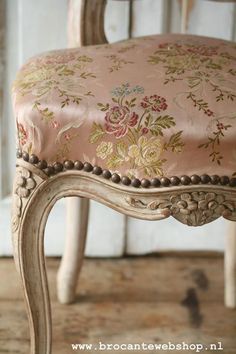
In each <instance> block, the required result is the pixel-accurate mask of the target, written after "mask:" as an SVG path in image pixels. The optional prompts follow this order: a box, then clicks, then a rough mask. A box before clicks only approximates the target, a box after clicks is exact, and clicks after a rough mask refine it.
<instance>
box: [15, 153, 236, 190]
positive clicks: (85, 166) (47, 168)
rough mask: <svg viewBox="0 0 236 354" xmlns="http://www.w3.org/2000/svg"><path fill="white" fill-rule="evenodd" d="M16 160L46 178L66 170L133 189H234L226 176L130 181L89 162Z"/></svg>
mask: <svg viewBox="0 0 236 354" xmlns="http://www.w3.org/2000/svg"><path fill="white" fill-rule="evenodd" d="M16 156H17V158H22V159H23V160H24V161H27V162H29V163H30V164H32V165H35V166H36V167H38V168H39V169H40V170H43V171H44V172H45V173H46V174H47V175H48V176H52V175H55V174H57V173H60V172H62V171H67V170H73V169H75V170H84V171H85V172H92V173H93V174H95V175H97V176H100V175H101V176H102V177H103V178H105V179H111V181H112V182H114V183H116V184H117V183H120V182H121V183H122V184H124V185H125V186H129V185H131V186H132V187H134V188H139V187H140V186H141V187H142V188H149V187H153V188H159V187H171V186H178V185H185V186H187V185H190V184H213V185H217V184H220V185H222V186H226V185H229V186H230V187H236V177H232V178H229V177H228V176H218V175H212V176H209V175H207V174H203V175H201V176H198V175H192V176H190V177H189V176H186V175H183V176H180V177H178V176H172V177H170V178H167V177H161V178H156V177H155V178H152V179H151V180H150V179H147V178H143V179H142V180H140V179H138V178H132V179H130V178H129V177H128V176H122V177H120V176H119V175H118V174H117V173H113V174H112V173H111V172H110V171H109V170H107V169H104V170H103V169H102V168H101V167H100V166H96V165H95V166H92V165H91V163H89V162H84V163H83V162H81V161H78V160H77V161H74V162H73V161H71V160H65V161H64V162H63V163H61V162H55V163H54V164H53V165H48V164H47V161H45V160H39V158H38V157H37V156H36V155H34V154H32V155H30V156H29V154H28V153H27V152H24V151H21V150H17V153H16Z"/></svg>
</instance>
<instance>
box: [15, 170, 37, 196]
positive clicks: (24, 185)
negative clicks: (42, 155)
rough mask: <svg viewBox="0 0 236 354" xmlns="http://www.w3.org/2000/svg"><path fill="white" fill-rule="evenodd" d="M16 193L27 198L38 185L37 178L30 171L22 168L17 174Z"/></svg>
mask: <svg viewBox="0 0 236 354" xmlns="http://www.w3.org/2000/svg"><path fill="white" fill-rule="evenodd" d="M15 183H16V189H15V193H16V194H17V195H18V196H19V197H22V198H27V197H28V196H29V195H30V192H31V190H32V189H34V187H35V186H36V182H35V180H34V179H33V178H32V177H31V173H30V171H28V170H26V169H22V170H20V171H19V172H18V174H17V176H16V182H15Z"/></svg>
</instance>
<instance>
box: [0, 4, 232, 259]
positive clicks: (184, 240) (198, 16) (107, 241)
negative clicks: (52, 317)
mask: <svg viewBox="0 0 236 354" xmlns="http://www.w3.org/2000/svg"><path fill="white" fill-rule="evenodd" d="M3 3H4V2H3V1H2V2H1V4H3ZM5 3H6V7H7V16H6V24H7V31H6V32H5V40H6V49H5V54H6V59H7V60H6V66H5V70H4V72H5V84H4V88H5V94H4V114H3V117H1V118H2V119H1V120H0V138H1V143H0V147H1V150H0V153H1V160H0V189H1V201H0V255H8V254H11V253H12V251H11V241H10V198H9V197H7V196H8V195H9V194H10V190H11V184H12V178H13V175H14V160H15V143H14V138H15V133H14V131H15V128H14V119H13V114H12V110H11V101H10V86H11V82H12V81H13V79H14V77H15V74H16V71H17V69H18V68H19V66H20V65H21V64H22V63H23V62H24V61H25V60H26V59H27V58H29V57H31V56H33V55H35V54H37V53H39V52H42V51H47V50H51V49H56V48H63V47H66V45H67V34H66V28H67V0H50V1H48V0H40V1H37V0H18V1H15V0H7V1H5ZM188 3H189V14H188V28H187V31H188V32H189V33H195V34H201V35H208V36H215V37H219V38H225V39H230V40H234V39H235V30H234V29H235V27H234V22H235V16H236V5H235V4H234V3H232V2H231V3H218V4H217V3H215V2H212V1H204V0H195V1H193V0H189V1H188ZM180 4H181V1H179V0H170V1H169V0H137V1H133V9H132V16H131V17H132V26H131V30H132V36H140V35H146V34H153V33H162V32H166V31H172V32H180V28H181V6H180ZM0 11H1V12H2V9H1V8H0ZM105 24H106V33H107V37H108V39H109V40H110V41H116V40H120V39H124V38H127V37H128V35H129V4H128V2H126V1H112V0H109V1H108V6H107V10H106V21H105ZM219 24H221V26H219ZM1 25H2V22H1V21H0V26H1ZM0 33H1V34H2V33H4V32H3V31H1V32H0ZM0 56H1V44H0ZM1 64H2V61H1V57H0V75H1ZM1 82H3V80H2V79H1ZM2 86H3V85H1V87H2ZM0 109H1V96H0ZM0 112H1V111H0ZM91 204H92V207H91V213H90V222H89V230H88V233H89V235H88V242H87V247H86V254H87V255H89V256H121V255H123V254H124V253H128V254H143V253H149V252H155V251H160V250H193V249H200V250H223V248H224V238H223V235H224V232H225V224H226V222H225V221H223V220H217V221H216V222H214V223H213V224H210V225H206V226H204V227H201V228H194V229H193V228H188V227H186V226H184V225H181V224H179V223H177V221H175V220H171V219H168V220H164V221H159V222H148V221H140V220H135V219H133V218H126V217H124V216H123V215H121V214H119V213H117V212H114V211H112V210H109V209H108V208H106V207H104V206H102V205H99V204H97V203H95V202H92V203H91ZM64 215H65V203H64V201H61V202H59V203H57V205H56V206H55V208H54V209H53V211H52V213H51V215H50V217H49V221H48V225H47V229H46V238H45V243H46V253H47V254H49V255H60V254H61V253H62V250H63V243H64V232H65V224H64V220H65V217H64Z"/></svg>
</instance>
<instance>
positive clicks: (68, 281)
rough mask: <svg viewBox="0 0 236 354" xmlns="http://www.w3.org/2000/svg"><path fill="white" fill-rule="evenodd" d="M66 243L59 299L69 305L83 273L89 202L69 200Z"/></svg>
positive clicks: (74, 198)
mask: <svg viewBox="0 0 236 354" xmlns="http://www.w3.org/2000/svg"><path fill="white" fill-rule="evenodd" d="M66 208H67V220H66V227H67V230H66V243H65V250H64V255H63V258H62V261H61V265H60V268H59V271H58V276H57V289H58V299H59V301H60V302H61V303H64V304H68V303H71V302H73V301H74V300H75V292H76V285H77V280H78V277H79V274H80V271H81V267H82V263H83V258H84V249H85V243H86V235H87V225H88V215H89V200H88V199H86V198H78V197H70V198H68V199H67V205H66Z"/></svg>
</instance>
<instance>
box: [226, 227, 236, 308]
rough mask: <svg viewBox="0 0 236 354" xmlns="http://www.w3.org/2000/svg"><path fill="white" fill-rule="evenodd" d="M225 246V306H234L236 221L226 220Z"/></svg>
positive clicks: (235, 289) (235, 300)
mask: <svg viewBox="0 0 236 354" xmlns="http://www.w3.org/2000/svg"><path fill="white" fill-rule="evenodd" d="M228 223H229V225H228V231H227V235H226V246H225V306H227V307H230V308H236V222H233V221H229V222H228Z"/></svg>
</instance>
